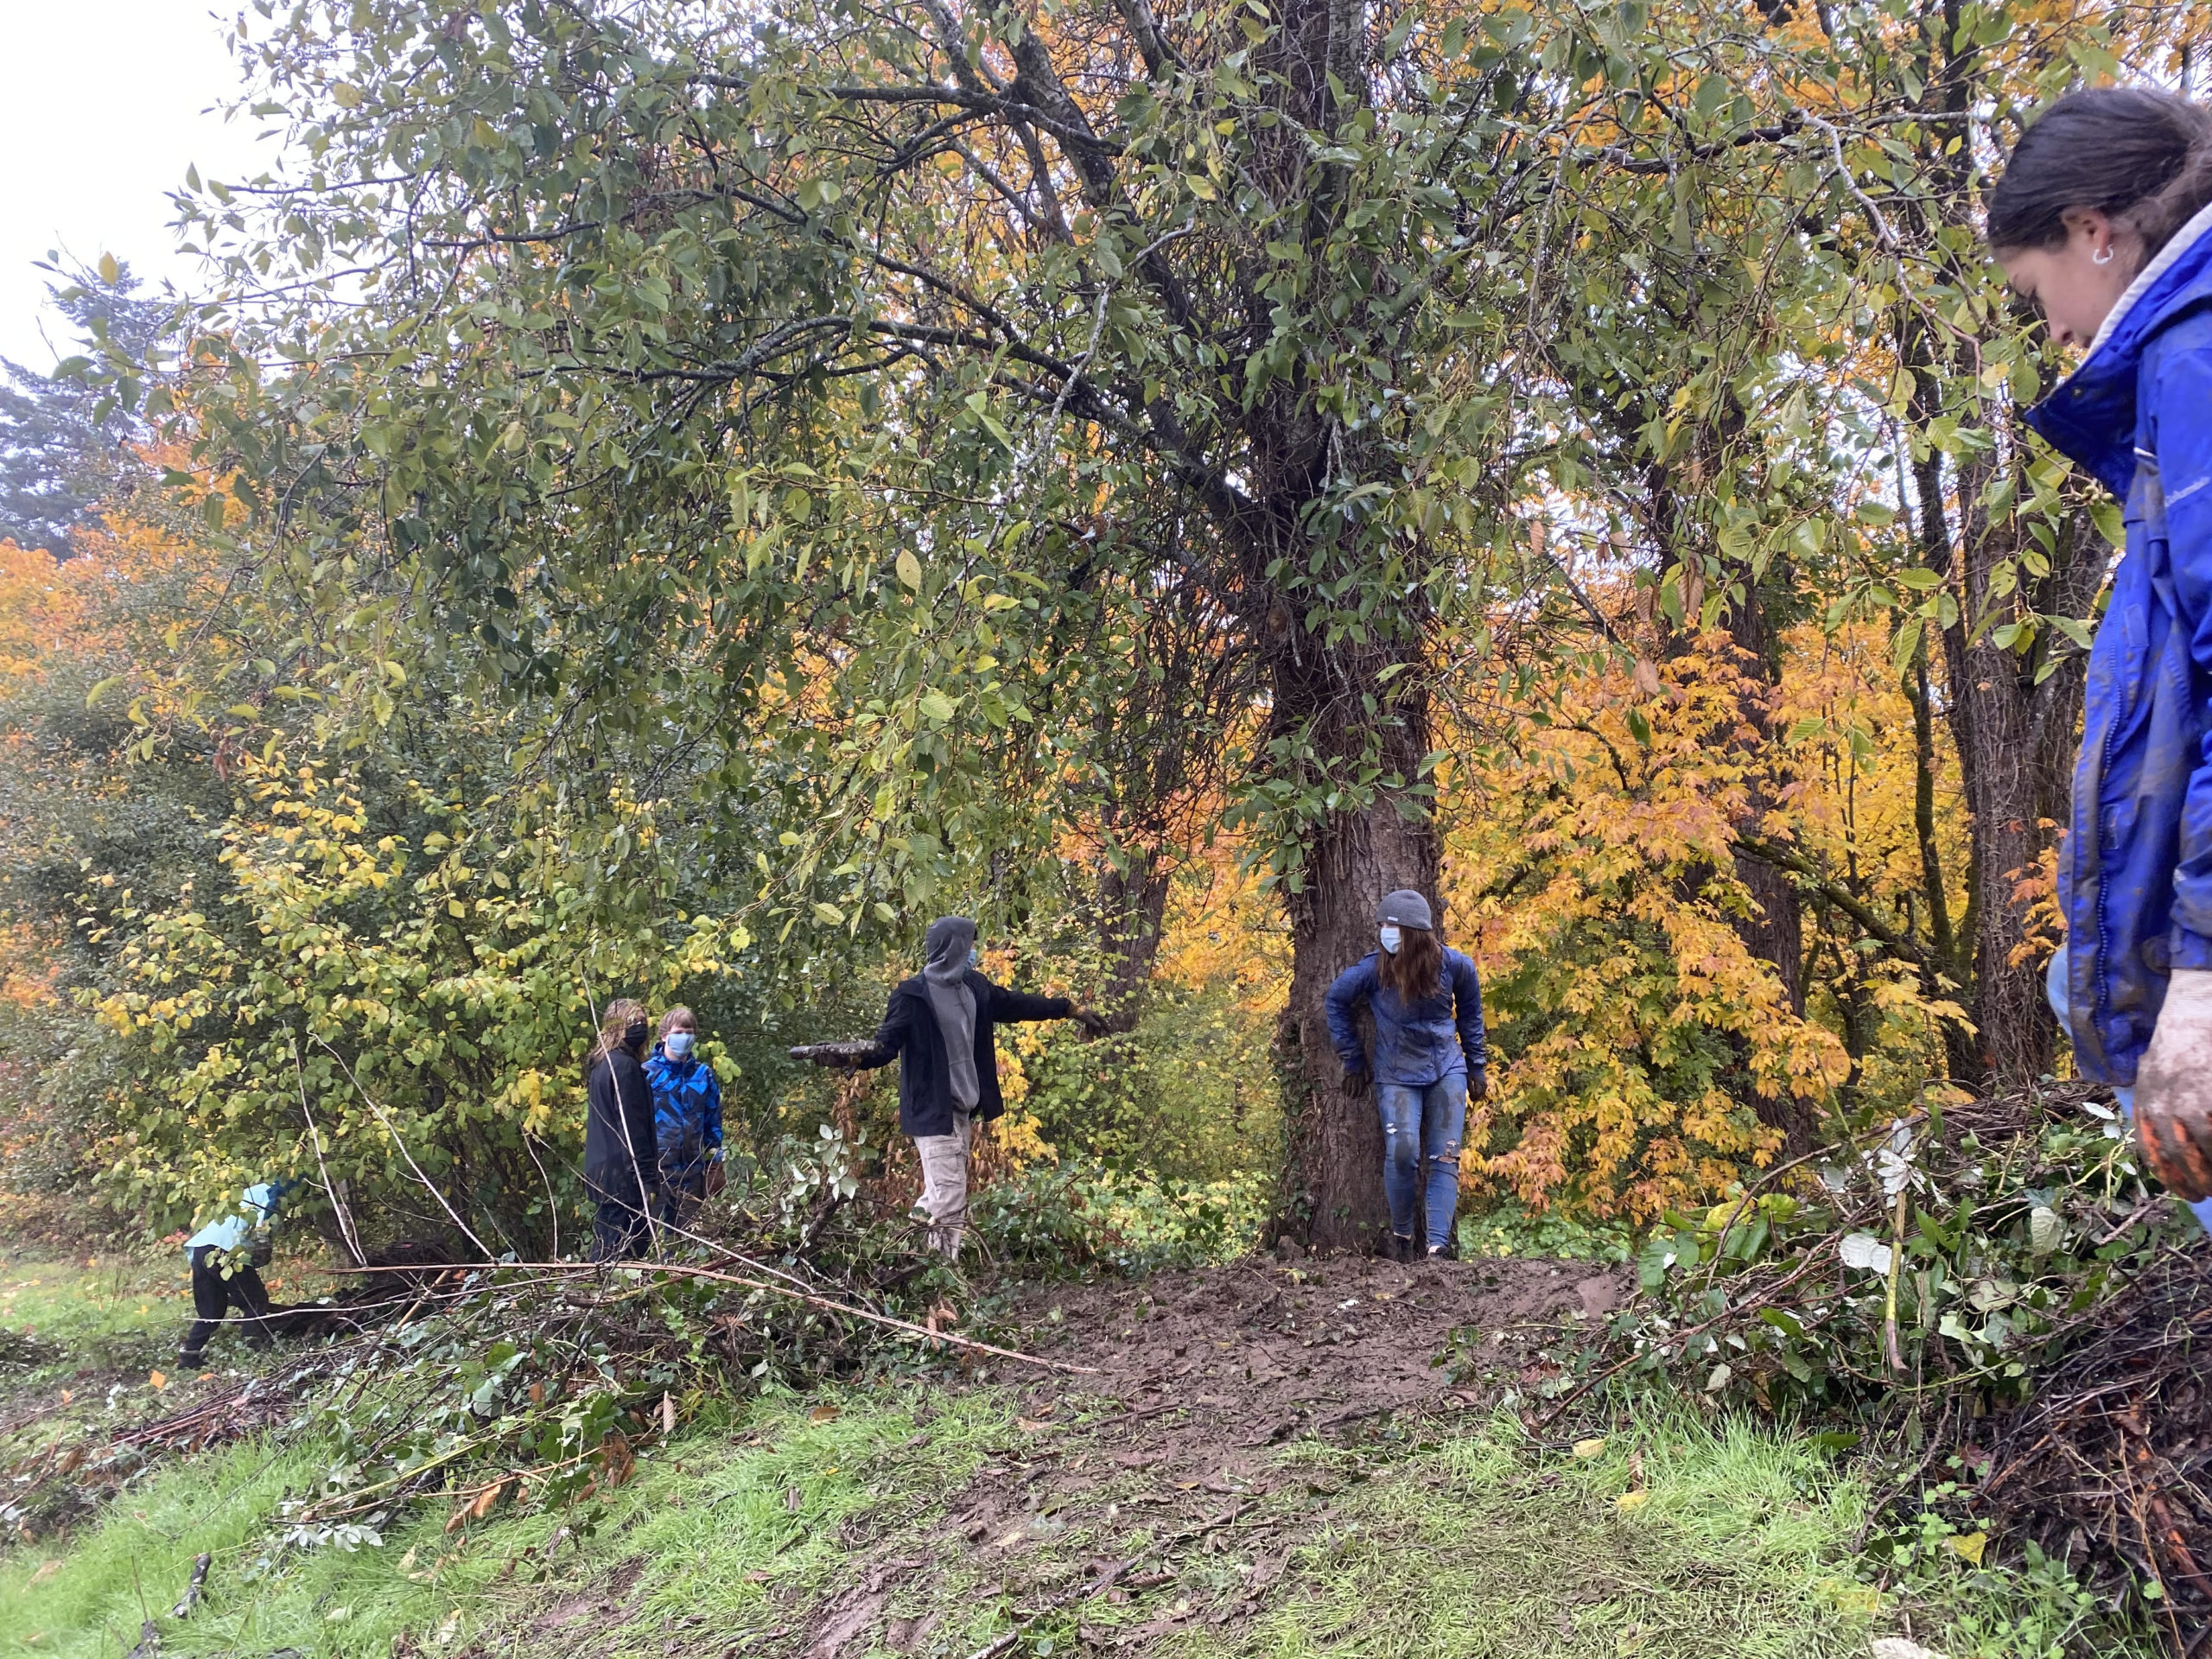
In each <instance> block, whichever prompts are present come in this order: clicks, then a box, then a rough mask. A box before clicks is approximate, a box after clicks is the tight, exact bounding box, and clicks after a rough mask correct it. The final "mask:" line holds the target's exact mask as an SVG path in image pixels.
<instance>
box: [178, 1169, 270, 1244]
mask: <svg viewBox="0 0 2212 1659" xmlns="http://www.w3.org/2000/svg"><path fill="white" fill-rule="evenodd" d="M292 1185H293V1183H291V1182H290V1181H283V1180H278V1181H261V1182H257V1184H255V1185H252V1186H249V1187H248V1188H246V1190H245V1193H244V1195H243V1197H244V1199H245V1202H244V1203H243V1204H242V1205H240V1206H239V1208H238V1211H237V1212H236V1213H235V1214H233V1215H228V1216H219V1217H216V1218H215V1219H214V1220H213V1221H211V1222H209V1223H208V1224H207V1225H206V1226H205V1227H202V1228H201V1229H200V1230H199V1231H198V1232H196V1233H194V1235H193V1236H191V1237H190V1238H188V1239H186V1240H185V1241H184V1253H185V1254H186V1255H191V1254H192V1253H193V1252H194V1250H196V1249H199V1248H200V1246H201V1245H203V1244H212V1245H213V1246H214V1247H215V1248H216V1249H219V1250H235V1249H238V1246H240V1245H241V1244H243V1243H245V1242H246V1240H247V1239H249V1238H251V1236H253V1235H254V1234H255V1233H256V1232H257V1231H258V1230H260V1229H262V1228H264V1227H266V1226H268V1225H270V1224H271V1223H272V1222H274V1221H275V1220H276V1219H277V1209H278V1207H279V1206H281V1205H283V1202H284V1194H285V1192H287V1191H289V1189H290V1188H291V1186H292Z"/></svg>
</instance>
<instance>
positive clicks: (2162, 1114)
mask: <svg viewBox="0 0 2212 1659" xmlns="http://www.w3.org/2000/svg"><path fill="white" fill-rule="evenodd" d="M2135 1134H2136V1138H2137V1139H2138V1140H2139V1141H2140V1142H2141V1143H2142V1147H2143V1161H2144V1162H2145V1164H2147V1165H2148V1166H2150V1170H2151V1173H2152V1174H2153V1175H2156V1176H2157V1177H2158V1179H2160V1180H2161V1181H2163V1182H2164V1183H2165V1185H2166V1190H2167V1191H2168V1192H2171V1193H2173V1194H2174V1196H2175V1197H2177V1198H2183V1199H2185V1200H2187V1201H2188V1202H2189V1203H2191V1204H2194V1203H2196V1201H2197V1200H2198V1199H2199V1198H2212V969H2201V968H2183V969H2177V970H2176V972H2175V974H2174V976H2173V979H2172V981H2171V982H2170V983H2169V984H2168V985H2167V987H2166V1004H2165V1007H2163V1008H2161V1009H2159V1011H2158V1029H2157V1030H2156V1031H2154V1032H2152V1033H2151V1046H2150V1047H2149V1048H2147V1049H2145V1051H2144V1053H2143V1064H2142V1065H2140V1066H2139V1068H2138V1069H2137V1071H2136V1073H2135Z"/></svg>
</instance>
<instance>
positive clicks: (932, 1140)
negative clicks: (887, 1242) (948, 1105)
mask: <svg viewBox="0 0 2212 1659" xmlns="http://www.w3.org/2000/svg"><path fill="white" fill-rule="evenodd" d="M974 1134H975V1119H974V1117H973V1116H972V1115H971V1114H969V1113H967V1112H963V1111H955V1112H954V1113H953V1114H952V1133H951V1134H950V1135H916V1136H915V1137H914V1150H915V1152H916V1153H917V1154H919V1155H920V1157H921V1160H922V1196H921V1197H920V1198H918V1199H917V1200H915V1204H914V1209H915V1211H916V1214H917V1216H918V1218H919V1219H921V1220H923V1221H925V1222H926V1223H927V1224H928V1226H929V1247H930V1249H933V1250H937V1251H938V1252H940V1253H942V1254H943V1255H947V1256H950V1257H953V1258H956V1259H957V1257H958V1256H959V1255H960V1238H961V1235H962V1234H963V1232H965V1231H966V1230H967V1227H968V1145H969V1141H970V1140H971V1139H972V1138H973V1136H974Z"/></svg>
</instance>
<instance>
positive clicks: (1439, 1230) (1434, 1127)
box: [1328, 890, 1490, 1261]
mask: <svg viewBox="0 0 2212 1659" xmlns="http://www.w3.org/2000/svg"><path fill="white" fill-rule="evenodd" d="M1376 921H1377V923H1378V924H1379V925H1380V928H1381V933H1382V941H1381V942H1382V945H1383V949H1382V950H1381V951H1379V952H1376V951H1370V952H1369V953H1368V954H1367V955H1366V956H1364V957H1361V958H1360V959H1359V961H1358V962H1357V963H1354V964H1353V965H1352V966H1351V967H1350V968H1347V969H1344V972H1343V973H1342V974H1340V975H1338V976H1337V982H1336V983H1335V984H1333V985H1332V986H1330V987H1329V996H1328V1014H1329V1040H1330V1041H1331V1042H1332V1043H1333V1044H1335V1045H1336V1050H1337V1058H1339V1059H1341V1060H1342V1061H1343V1062H1344V1093H1345V1094H1346V1095H1347V1096H1350V1097H1351V1098H1352V1099H1355V1100H1357V1099H1362V1098H1364V1097H1365V1096H1366V1094H1367V1090H1368V1086H1369V1083H1370V1077H1371V1079H1372V1081H1373V1083H1374V1084H1375V1087H1376V1105H1377V1107H1378V1108H1379V1109H1381V1111H1382V1114H1383V1194H1384V1196H1385V1197H1386V1198H1389V1201H1390V1247H1391V1253H1392V1254H1393V1255H1395V1256H1396V1257H1397V1259H1398V1260H1400V1261H1404V1260H1406V1259H1407V1258H1408V1257H1409V1256H1410V1255H1412V1254H1413V1248H1414V1195H1415V1194H1416V1192H1420V1190H1421V1173H1420V1172H1421V1166H1422V1165H1423V1164H1426V1165H1427V1169H1428V1176H1427V1196H1426V1202H1427V1211H1428V1253H1429V1255H1433V1256H1434V1255H1443V1254H1444V1253H1445V1251H1446V1249H1448V1248H1449V1247H1450V1245H1451V1243H1452V1212H1453V1211H1454V1210H1456V1209H1457V1207H1458V1205H1459V1142H1460V1140H1461V1139H1462V1137H1464V1136H1465V1134H1466V1132H1467V1096H1468V1095H1469V1094H1470V1093H1472V1094H1473V1096H1474V1097H1475V1098H1476V1099H1477V1100H1480V1099H1482V1098H1483V1097H1484V1096H1486V1095H1487V1094H1488V1093H1489V1092H1490V1088H1489V1083H1488V1078H1489V1066H1490V1053H1489V1050H1488V1049H1487V1047H1486V1046H1484V1041H1483V994H1482V986H1481V984H1480V982H1478V980H1477V979H1476V976H1475V964H1474V963H1473V962H1472V961H1471V960H1470V959H1469V958H1468V957H1465V956H1462V955H1461V954H1460V953H1459V951H1457V950H1446V949H1445V947H1444V944H1443V942H1442V941H1441V940H1440V939H1439V938H1437V937H1436V930H1435V926H1434V923H1433V918H1431V916H1430V914H1429V909H1428V900H1427V899H1424V898H1422V897H1421V894H1419V893H1414V892H1412V891H1410V890H1402V891H1400V892H1397V893H1391V894H1390V895H1389V897H1387V898H1385V899H1383V905H1382V909H1381V912H1380V913H1379V914H1378V916H1377V917H1376ZM1361 1001H1365V1002H1366V1004H1367V1006H1368V1008H1369V1011H1370V1013H1371V1014H1373V1015H1374V1017H1375V1058H1374V1064H1373V1065H1372V1067H1370V1065H1369V1063H1368V1056H1367V1050H1366V1048H1365V1046H1363V1044H1362V1043H1361V1041H1360V1039H1359V1031H1358V1028H1357V1026H1356V1025H1355V1024H1354V1023H1353V1019H1352V1013H1353V1010H1354V1009H1355V1008H1356V1007H1358V1005H1359V1003H1360V1002H1361Z"/></svg>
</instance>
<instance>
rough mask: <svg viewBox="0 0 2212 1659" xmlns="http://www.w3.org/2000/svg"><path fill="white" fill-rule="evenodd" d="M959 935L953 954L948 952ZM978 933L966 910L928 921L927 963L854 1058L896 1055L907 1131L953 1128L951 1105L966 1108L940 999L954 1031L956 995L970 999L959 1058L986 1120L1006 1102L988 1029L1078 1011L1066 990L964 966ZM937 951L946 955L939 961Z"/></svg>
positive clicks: (867, 1065) (875, 1060)
mask: <svg viewBox="0 0 2212 1659" xmlns="http://www.w3.org/2000/svg"><path fill="white" fill-rule="evenodd" d="M950 923H958V924H959V927H958V928H952V927H949V926H948V924H950ZM963 929H964V931H962V930H963ZM940 930H944V931H942V932H940ZM956 935H957V944H958V951H959V954H958V957H957V959H955V958H953V957H951V956H950V952H951V950H952V948H953V940H954V938H955V936H956ZM975 937H976V928H975V924H974V923H972V922H969V921H968V920H967V919H966V918H963V917H952V916H948V917H945V918H942V919H941V920H939V921H938V922H937V923H936V924H935V925H932V926H931V929H930V935H929V945H930V964H931V965H930V969H928V970H926V971H925V973H920V974H917V975H915V976H913V977H912V979H908V980H903V981H901V982H899V988H898V989H896V990H894V991H893V992H892V993H891V1006H890V1007H889V1009H888V1010H887V1012H886V1013H885V1014H884V1016H883V1026H882V1028H881V1029H880V1030H879V1031H878V1032H877V1033H875V1045H874V1047H873V1048H872V1049H871V1050H870V1051H869V1052H868V1053H867V1054H866V1055H864V1056H863V1057H861V1059H860V1061H859V1062H858V1064H859V1065H861V1067H862V1069H864V1070H865V1069H872V1068H874V1067H875V1066H879V1065H890V1064H891V1062H892V1061H893V1060H894V1059H895V1060H897V1061H898V1062H899V1128H900V1130H902V1131H903V1132H904V1133H906V1134H907V1135H950V1134H951V1133H952V1128H953V1111H954V1109H955V1108H956V1107H963V1101H962V1098H961V1096H962V1095H963V1094H964V1093H965V1092H966V1091H965V1090H961V1089H957V1088H956V1086H955V1079H954V1075H953V1067H952V1061H951V1045H950V1044H949V1043H948V1042H947V1041H946V1039H945V1027H946V1025H947V1023H948V1022H947V1021H946V1020H945V1019H944V1017H943V1014H941V1012H940V1009H941V1007H943V1006H944V1004H946V1003H948V1002H950V1003H951V1005H952V1007H953V1008H954V1010H955V1018H954V1020H952V1021H950V1023H951V1024H952V1026H953V1027H954V1029H955V1030H956V1031H957V1028H958V1023H959V1021H958V1018H957V1014H958V1013H959V1012H960V1011H961V1010H960V1008H959V1002H958V999H959V998H961V997H963V996H964V997H965V998H966V999H967V1000H968V1001H969V1003H970V1004H971V1005H972V1007H973V1013H972V1014H971V1015H970V1025H971V1029H970V1032H969V1041H968V1045H967V1049H968V1052H967V1054H966V1055H965V1057H964V1058H966V1060H967V1062H968V1065H969V1068H972V1079H973V1086H974V1091H975V1092H974V1100H975V1104H974V1106H973V1108H972V1109H973V1111H974V1112H975V1115H976V1116H977V1117H979V1118H982V1119H984V1120H985V1121H987V1122H988V1120H989V1119H991V1118H994V1117H996V1116H999V1114H1000V1113H1001V1112H1003V1111H1004V1110H1005V1109H1006V1103H1005V1102H1004V1101H1003V1100H1001V1098H1000V1096H999V1065H998V1050H997V1047H996V1046H995V1043H994V1041H993V1036H992V1033H993V1028H994V1027H996V1026H999V1025H1001V1024H1013V1023H1016V1022H1019V1021H1021V1020H1065V1019H1066V1018H1067V1017H1068V1016H1069V1015H1070V1014H1073V1013H1074V1012H1075V1004H1074V1003H1073V1002H1071V1001H1069V1000H1068V999H1067V998H1066V997H1065V996H1025V995H1022V993H1020V991H1009V990H1007V989H1005V988H1002V987H1000V986H997V985H994V984H992V983H991V982H990V981H989V980H988V979H985V978H984V977H983V976H982V975H981V974H979V973H977V972H976V970H975V969H972V968H969V967H967V966H965V963H966V962H967V960H968V947H969V944H970V943H972V942H973V940H974V938H975ZM940 956H943V957H945V958H946V959H945V960H944V961H943V962H942V963H940V961H939V960H938V958H939V957H940ZM933 982H934V983H933ZM963 1109H966V1108H964V1107H963Z"/></svg>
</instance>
